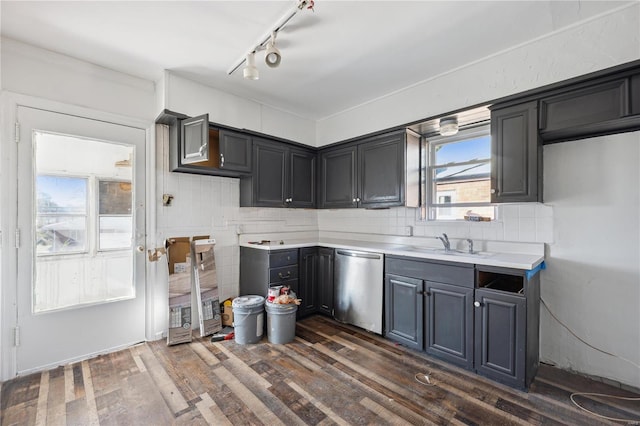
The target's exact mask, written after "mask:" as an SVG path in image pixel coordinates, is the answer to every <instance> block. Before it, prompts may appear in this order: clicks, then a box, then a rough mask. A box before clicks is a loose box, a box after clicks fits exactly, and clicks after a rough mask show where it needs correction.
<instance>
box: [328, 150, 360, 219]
mask: <svg viewBox="0 0 640 426" xmlns="http://www.w3.org/2000/svg"><path fill="white" fill-rule="evenodd" d="M356 155H357V148H356V146H350V147H346V148H339V149H330V150H327V151H323V152H322V153H321V154H320V190H319V194H320V203H319V207H320V208H324V209H333V208H346V207H357V206H358V204H357V200H356V197H357V192H356V183H357V180H356V179H357V174H356V172H357V170H356V167H357V163H356Z"/></svg>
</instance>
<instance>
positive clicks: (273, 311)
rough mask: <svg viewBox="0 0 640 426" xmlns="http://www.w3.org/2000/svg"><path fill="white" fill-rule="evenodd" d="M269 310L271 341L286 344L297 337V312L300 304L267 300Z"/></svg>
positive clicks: (268, 332)
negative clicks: (281, 303) (283, 303)
mask: <svg viewBox="0 0 640 426" xmlns="http://www.w3.org/2000/svg"><path fill="white" fill-rule="evenodd" d="M264 306H265V309H266V310H267V338H268V339H269V342H270V343H274V344H284V343H289V342H292V341H293V339H294V338H295V337H296V312H297V311H298V305H295V304H287V305H280V304H278V303H271V302H268V301H267V302H265V304H264Z"/></svg>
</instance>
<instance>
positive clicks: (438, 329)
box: [425, 281, 473, 369]
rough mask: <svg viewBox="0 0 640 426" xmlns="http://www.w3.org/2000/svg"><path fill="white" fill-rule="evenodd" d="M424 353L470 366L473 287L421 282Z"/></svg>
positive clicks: (471, 360)
mask: <svg viewBox="0 0 640 426" xmlns="http://www.w3.org/2000/svg"><path fill="white" fill-rule="evenodd" d="M425 300H426V306H425V311H426V312H425V334H426V342H425V345H426V349H427V353H428V354H431V355H435V356H437V357H439V358H442V359H445V360H447V361H449V362H451V363H454V364H457V365H459V366H461V367H464V368H467V369H471V368H472V367H473V288H468V287H461V286H456V285H451V284H442V283H435V282H431V281H426V283H425Z"/></svg>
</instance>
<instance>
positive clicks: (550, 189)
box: [541, 132, 640, 387]
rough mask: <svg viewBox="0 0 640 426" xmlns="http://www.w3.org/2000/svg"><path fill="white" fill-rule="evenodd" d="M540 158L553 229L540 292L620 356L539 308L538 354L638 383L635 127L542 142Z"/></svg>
mask: <svg viewBox="0 0 640 426" xmlns="http://www.w3.org/2000/svg"><path fill="white" fill-rule="evenodd" d="M544 165H545V173H544V187H545V190H544V198H545V201H546V202H547V203H549V204H551V205H552V206H553V210H554V221H555V231H554V242H553V244H550V245H549V248H548V251H549V253H548V257H547V259H548V260H547V264H548V269H547V270H546V271H544V272H543V275H542V298H543V299H544V300H545V302H546V303H547V305H548V306H549V308H550V309H551V311H552V312H553V313H554V315H555V316H556V317H558V318H559V319H560V320H561V321H562V322H564V323H565V324H566V325H567V326H568V327H569V328H570V329H571V330H573V331H574V332H575V333H576V334H577V335H578V336H580V337H581V338H582V339H584V340H585V341H587V342H589V343H590V344H591V345H593V346H596V347H598V348H600V349H602V350H604V351H607V352H610V353H612V354H615V355H617V356H618V357H614V356H610V355H605V354H602V353H599V352H598V351H596V350H594V349H592V348H589V347H588V346H586V345H585V344H584V343H582V342H580V341H578V340H577V339H576V338H575V337H574V336H572V335H570V334H569V333H568V332H567V331H566V330H565V329H564V328H562V327H559V326H558V323H557V322H556V320H554V319H553V318H552V317H551V316H550V315H549V312H548V311H547V310H546V309H545V308H542V310H541V314H542V315H541V317H542V319H541V345H542V347H541V353H542V360H543V361H548V362H552V363H555V364H557V365H558V366H560V367H562V368H567V369H571V370H576V371H581V372H585V373H588V374H592V375H596V376H601V377H607V378H611V379H614V380H616V381H619V382H622V383H626V384H629V385H632V386H635V387H640V189H639V188H640V185H639V184H640V173H639V171H638V170H639V169H640V132H635V133H625V134H619V135H614V136H607V137H599V138H593V139H586V140H581V141H574V142H565V143H561V144H554V145H548V146H545V148H544ZM622 358H625V359H627V360H630V361H632V362H633V363H635V365H633V364H631V363H629V362H626V361H623V360H622Z"/></svg>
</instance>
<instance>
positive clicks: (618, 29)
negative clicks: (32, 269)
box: [316, 3, 640, 146]
mask: <svg viewBox="0 0 640 426" xmlns="http://www.w3.org/2000/svg"><path fill="white" fill-rule="evenodd" d="M638 28H640V3H636V4H635V5H633V6H631V7H625V8H624V9H620V10H618V11H616V12H614V13H611V14H608V15H604V16H601V17H599V18H598V17H596V18H594V19H592V20H590V21H588V22H586V23H584V24H583V25H578V26H572V27H569V28H568V29H565V30H560V31H557V32H555V33H551V34H550V35H548V36H545V37H542V38H540V39H538V40H534V41H533V42H530V43H525V44H523V45H520V46H516V47H514V48H512V49H510V50H507V51H504V52H500V53H498V54H495V55H493V56H491V57H488V58H485V59H482V60H479V61H477V62H474V63H471V64H468V65H465V66H463V67H460V68H458V69H455V70H452V71H449V72H447V73H444V74H442V75H439V76H436V77H433V78H430V79H429V80H426V81H424V82H423V83H420V84H416V85H414V86H412V87H409V88H407V89H404V90H401V91H398V92H396V93H393V94H390V95H389V96H386V97H383V98H381V99H377V100H374V101H372V102H369V103H367V104H364V105H361V106H358V107H355V108H353V109H351V110H348V111H344V112H342V113H339V114H335V115H333V116H331V117H328V118H326V119H323V120H320V121H319V122H318V123H317V130H316V132H317V133H316V142H317V145H318V146H322V145H326V144H329V143H332V142H336V141H340V140H344V139H348V138H351V137H355V136H358V135H363V134H367V133H371V132H374V131H377V130H382V129H387V128H390V127H393V126H397V125H402V124H406V123H410V122H412V121H418V120H422V119H424V118H427V117H433V116H437V115H442V114H445V113H447V112H449V111H454V110H457V109H460V108H465V107H468V106H471V105H475V104H479V103H485V102H489V101H491V100H494V99H498V98H500V97H503V96H507V95H512V94H516V93H520V92H523V91H525V90H529V89H533V88H537V87H540V86H544V85H547V84H551V83H554V82H557V81H561V80H565V79H568V78H571V77H576V76H580V75H583V74H587V73H589V72H592V71H597V70H599V69H603V68H608V67H611V66H614V65H618V64H622V63H625V62H629V61H632V60H635V59H638V58H640V31H638ZM428 49H429V46H425V52H426V53H428Z"/></svg>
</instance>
